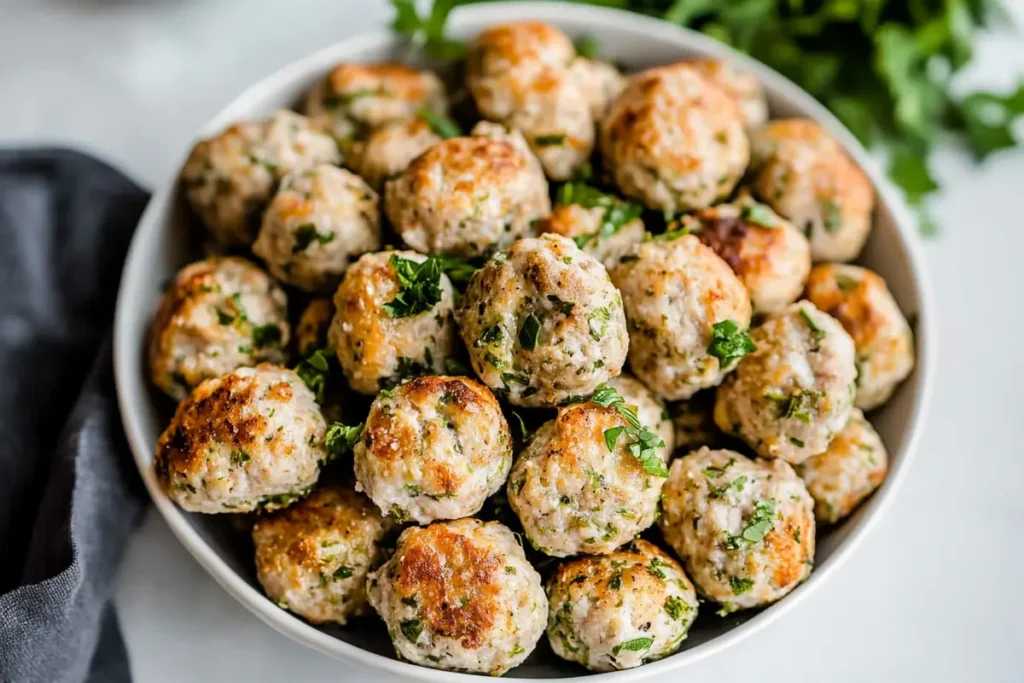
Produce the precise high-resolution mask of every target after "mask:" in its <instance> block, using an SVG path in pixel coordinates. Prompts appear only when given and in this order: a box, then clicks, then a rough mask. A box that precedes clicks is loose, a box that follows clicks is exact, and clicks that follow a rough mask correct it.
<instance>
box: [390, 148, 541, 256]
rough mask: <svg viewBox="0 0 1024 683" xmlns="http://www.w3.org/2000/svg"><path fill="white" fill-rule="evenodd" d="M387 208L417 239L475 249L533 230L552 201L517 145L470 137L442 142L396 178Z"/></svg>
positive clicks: (426, 247) (432, 245)
mask: <svg viewBox="0 0 1024 683" xmlns="http://www.w3.org/2000/svg"><path fill="white" fill-rule="evenodd" d="M384 210H385V212H386V213H387V215H388V218H389V219H390V220H391V222H392V224H393V225H394V226H395V230H396V231H398V234H399V235H401V237H402V239H403V240H404V241H405V243H406V244H407V245H409V247H411V248H413V249H415V250H417V251H420V252H423V253H431V252H441V253H445V254H454V255H457V256H465V257H472V256H480V255H483V254H486V253H489V252H490V251H493V250H494V249H497V248H502V247H506V246H508V245H509V244H511V243H512V242H513V241H515V240H516V239H517V238H519V237H521V236H523V235H524V234H526V233H527V232H528V231H529V229H530V224H531V222H532V221H534V220H535V219H537V218H540V217H541V216H544V215H546V214H547V213H548V212H549V211H550V210H551V201H550V199H549V198H548V186H547V181H546V180H545V179H544V176H543V175H542V174H540V173H537V172H536V171H535V170H534V168H533V167H532V165H531V163H530V160H529V159H527V158H526V157H525V156H524V155H523V154H521V153H520V152H519V151H518V150H517V149H516V148H515V146H514V145H512V144H511V143H509V142H503V141H499V140H493V139H490V138H486V137H467V138H453V139H450V140H445V141H443V142H440V143H438V144H436V145H434V146H433V147H431V148H430V149H428V150H427V151H426V152H424V153H423V154H422V155H420V156H419V157H417V158H416V159H415V160H414V161H413V162H412V163H411V164H410V165H409V167H408V168H407V169H405V171H404V172H402V174H401V175H400V176H398V177H397V178H396V179H394V180H391V181H389V182H388V183H387V186H386V188H385V191H384Z"/></svg>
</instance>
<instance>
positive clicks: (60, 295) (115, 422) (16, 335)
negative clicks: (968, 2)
mask: <svg viewBox="0 0 1024 683" xmlns="http://www.w3.org/2000/svg"><path fill="white" fill-rule="evenodd" d="M146 200H147V195H146V193H145V192H144V191H143V190H142V189H140V188H139V187H138V186H137V185H135V184H134V183H133V182H132V181H130V180H129V179H128V178H126V177H124V176H123V175H121V174H120V173H118V172H117V171H115V170H113V169H112V168H110V167H109V166H107V165H105V164H103V163H100V162H98V161H96V160H95V159H92V158H89V157H86V156H83V155H80V154H77V153H75V152H70V151H65V150H13V151H0V681H4V682H5V683H36V682H39V683H65V682H67V683H79V682H81V681H90V682H95V683H100V682H101V681H102V682H103V683H120V682H121V681H130V679H131V676H130V673H129V669H128V663H127V657H126V653H125V650H124V643H123V642H122V640H121V636H120V632H119V630H118V628H117V622H116V617H115V615H114V612H113V609H112V608H111V607H110V606H109V604H108V603H109V598H110V593H111V586H112V583H113V579H114V574H115V572H116V569H117V564H118V561H119V559H120V557H121V553H122V550H123V548H124V544H125V541H126V540H127V538H128V535H129V533H130V532H131V530H132V528H133V527H134V525H135V522H136V521H137V520H138V517H139V513H140V511H141V510H142V506H143V501H144V491H143V489H142V484H141V481H140V480H139V478H138V473H137V472H136V471H135V468H134V465H133V464H132V462H131V458H130V455H129V452H128V447H127V444H126V443H125V441H124V436H123V433H122V430H121V421H120V416H119V414H118V410H117V400H116V397H115V394H114V380H113V370H112V365H111V355H110V343H109V328H110V322H111V318H112V315H113V310H114V298H115V296H116V291H117V284H118V278H119V276H120V273H121V264H122V262H123V260H124V255H125V252H126V251H127V248H128V242H129V239H130V238H131V234H132V231H133V229H134V227H135V223H136V221H137V220H138V217H139V215H140V213H141V212H142V209H143V208H144V206H145V203H146Z"/></svg>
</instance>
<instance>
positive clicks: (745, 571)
mask: <svg viewBox="0 0 1024 683" xmlns="http://www.w3.org/2000/svg"><path fill="white" fill-rule="evenodd" d="M669 472H670V474H669V479H668V482H667V483H666V484H665V488H664V490H663V493H662V503H661V505H662V515H661V517H659V518H658V526H659V527H660V528H661V531H662V534H663V535H664V537H665V540H666V541H667V542H668V543H669V545H671V546H672V548H673V550H675V551H676V553H677V554H678V555H679V557H680V558H682V559H683V562H684V564H685V565H686V571H687V573H688V574H689V576H690V578H691V579H692V580H693V582H694V584H695V585H696V587H697V592H698V593H700V594H701V595H702V596H704V597H705V598H707V599H709V600H713V601H714V602H717V603H718V604H720V605H722V607H723V610H722V611H723V612H731V611H734V610H738V609H749V608H751V607H759V606H762V605H766V604H768V603H771V602H774V601H776V600H778V599H780V598H781V597H783V596H784V595H786V594H787V593H789V592H790V591H791V590H793V589H794V588H795V587H796V586H797V585H798V584H799V583H800V582H801V581H803V580H804V579H805V578H806V577H807V576H808V574H809V573H810V571H811V566H812V564H813V561H814V544H815V526H814V516H813V514H812V508H813V505H814V502H813V501H812V500H811V496H810V494H808V493H807V489H806V488H805V487H804V483H803V481H801V480H800V477H798V476H797V475H796V473H795V472H794V471H793V468H792V467H791V466H790V465H789V464H787V463H785V462H783V461H781V460H750V459H749V458H747V457H745V456H743V455H741V454H739V453H737V452H735V451H729V450H710V449H708V448H701V449H700V450H698V451H694V452H693V453H691V454H689V455H686V456H683V457H682V458H679V459H677V460H676V461H675V462H673V463H672V467H671V468H669Z"/></svg>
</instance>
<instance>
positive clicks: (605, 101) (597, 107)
mask: <svg viewBox="0 0 1024 683" xmlns="http://www.w3.org/2000/svg"><path fill="white" fill-rule="evenodd" d="M569 72H570V76H571V78H573V79H574V80H575V81H576V83H577V84H578V85H579V87H580V90H582V92H583V96H584V97H585V98H586V100H587V102H589V103H590V116H591V118H593V119H594V121H598V122H599V121H601V120H602V119H603V118H604V117H605V116H606V115H607V114H608V110H609V109H610V108H611V106H612V102H614V101H615V99H616V98H617V97H618V96H619V95H620V94H621V93H622V90H623V89H624V88H625V87H626V77H625V76H623V75H622V74H621V73H619V70H618V69H616V68H615V67H614V66H612V65H611V64H609V63H607V62H601V61H597V60H594V59H587V58H586V57H577V58H576V59H574V60H573V61H572V64H571V65H570V66H569Z"/></svg>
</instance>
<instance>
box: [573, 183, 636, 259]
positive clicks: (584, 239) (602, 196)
mask: <svg viewBox="0 0 1024 683" xmlns="http://www.w3.org/2000/svg"><path fill="white" fill-rule="evenodd" d="M557 200H558V203H559V204H562V205H563V206H568V205H570V204H576V205H578V206H581V207H583V208H584V209H597V208H600V209H604V214H603V215H602V216H601V225H600V227H599V228H598V229H597V231H596V232H592V233H590V234H587V235H577V236H576V237H574V238H573V241H574V242H576V246H577V247H579V248H580V249H582V248H583V247H585V246H586V245H587V244H589V243H590V242H592V241H594V240H596V239H599V238H601V237H610V236H612V235H614V234H615V233H617V232H618V231H619V230H621V229H622V227H623V226H624V225H626V224H627V223H629V222H630V221H633V220H636V219H637V218H640V215H641V214H642V213H643V207H642V206H641V205H640V204H637V203H636V202H631V201H628V200H626V199H622V198H621V197H616V196H615V195H613V194H608V193H607V192H602V191H601V190H599V189H597V188H596V187H594V186H593V185H588V184H587V183H584V182H579V181H573V182H568V183H565V184H564V185H562V186H561V187H560V188H558V197H557Z"/></svg>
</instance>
